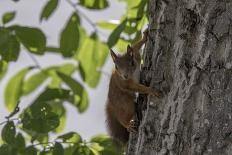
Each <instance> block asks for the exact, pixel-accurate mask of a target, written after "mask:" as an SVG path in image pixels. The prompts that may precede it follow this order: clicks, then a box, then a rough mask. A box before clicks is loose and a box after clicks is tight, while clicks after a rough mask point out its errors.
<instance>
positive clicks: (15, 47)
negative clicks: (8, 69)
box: [0, 28, 20, 61]
mask: <svg viewBox="0 0 232 155" xmlns="http://www.w3.org/2000/svg"><path fill="white" fill-rule="evenodd" d="M19 50H20V47H19V42H18V41H17V40H16V37H15V36H14V35H12V34H11V32H10V31H9V30H7V29H4V28H0V55H1V56H2V58H1V59H2V60H5V61H16V60H17V59H18V56H19Z"/></svg>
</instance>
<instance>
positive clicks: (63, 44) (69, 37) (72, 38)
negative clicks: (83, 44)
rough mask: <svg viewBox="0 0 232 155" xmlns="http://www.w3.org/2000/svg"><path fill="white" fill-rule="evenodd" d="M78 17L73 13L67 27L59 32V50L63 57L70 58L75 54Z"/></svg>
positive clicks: (77, 40)
mask: <svg viewBox="0 0 232 155" xmlns="http://www.w3.org/2000/svg"><path fill="white" fill-rule="evenodd" d="M79 24H80V19H79V16H78V15H77V14H76V13H73V14H72V16H71V17H70V19H69V21H68V23H67V25H66V26H65V28H64V29H63V31H62V32H61V37H60V50H61V53H62V54H63V56H64V57H70V56H73V55H74V54H75V52H76V51H77V49H78V46H79V29H78V26H79Z"/></svg>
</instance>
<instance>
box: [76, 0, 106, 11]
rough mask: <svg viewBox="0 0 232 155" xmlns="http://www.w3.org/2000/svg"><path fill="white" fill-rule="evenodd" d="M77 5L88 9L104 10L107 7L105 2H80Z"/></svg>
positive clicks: (96, 0) (90, 0) (95, 0)
mask: <svg viewBox="0 0 232 155" xmlns="http://www.w3.org/2000/svg"><path fill="white" fill-rule="evenodd" d="M79 4H80V5H82V6H83V7H86V8H88V9H105V8H107V7H108V6H109V3H108V1H107V0H94V1H93V0H80V3H79Z"/></svg>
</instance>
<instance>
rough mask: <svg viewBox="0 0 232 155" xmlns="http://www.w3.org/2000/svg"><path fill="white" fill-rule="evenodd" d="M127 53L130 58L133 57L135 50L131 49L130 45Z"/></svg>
mask: <svg viewBox="0 0 232 155" xmlns="http://www.w3.org/2000/svg"><path fill="white" fill-rule="evenodd" d="M127 53H128V54H129V55H130V56H133V54H134V53H133V49H132V48H131V46H130V45H128V46H127Z"/></svg>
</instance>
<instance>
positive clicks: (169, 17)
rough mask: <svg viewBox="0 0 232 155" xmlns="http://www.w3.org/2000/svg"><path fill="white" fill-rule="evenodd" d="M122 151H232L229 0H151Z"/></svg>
mask: <svg viewBox="0 0 232 155" xmlns="http://www.w3.org/2000/svg"><path fill="white" fill-rule="evenodd" d="M149 32H150V33H149V40H148V42H147V44H146V48H145V53H144V65H143V66H142V73H141V83H143V84H146V85H150V86H151V87H153V88H156V89H159V90H161V91H162V93H163V96H162V97H161V98H156V97H152V96H148V97H146V96H143V95H140V96H139V98H138V100H137V108H138V110H137V113H138V115H137V116H138V118H139V119H140V120H141V121H140V127H139V131H138V133H137V134H131V135H130V140H129V144H128V151H127V154H128V155H169V154H170V155H175V154H180V155H206V154H209V155H232V40H231V38H232V0H151V1H150V5H149Z"/></svg>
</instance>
